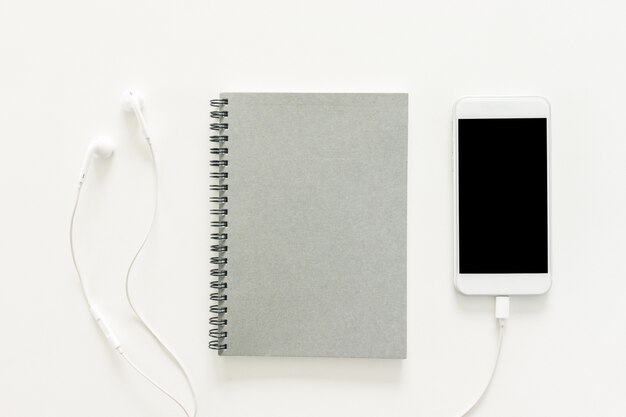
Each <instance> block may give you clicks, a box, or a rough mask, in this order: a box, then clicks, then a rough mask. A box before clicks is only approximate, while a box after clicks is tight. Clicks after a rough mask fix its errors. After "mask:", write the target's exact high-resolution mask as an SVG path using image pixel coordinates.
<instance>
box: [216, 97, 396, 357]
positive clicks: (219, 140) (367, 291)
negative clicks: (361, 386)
mask: <svg viewBox="0 0 626 417" xmlns="http://www.w3.org/2000/svg"><path fill="white" fill-rule="evenodd" d="M211 106H213V108H212V111H211V117H213V118H214V119H215V120H214V122H213V123H211V130H212V131H213V132H212V136H211V139H210V140H211V142H212V143H211V145H212V146H211V150H210V152H211V154H212V156H213V158H211V162H210V165H211V173H210V177H211V178H212V180H211V185H210V189H211V190H212V191H211V197H210V202H211V205H212V208H211V220H212V221H211V226H212V228H213V230H212V233H211V236H210V238H211V251H212V254H211V258H210V262H211V263H212V264H213V265H212V269H211V272H210V275H211V278H212V281H211V284H210V286H211V288H212V291H211V295H210V299H211V302H212V305H211V307H210V311H211V313H212V314H211V317H210V325H211V329H210V333H209V335H210V337H211V342H210V344H209V347H211V348H212V349H215V350H217V351H218V352H219V354H220V355H222V356H318V357H355V358H356V357H359V358H405V357H406V205H407V200H406V195H407V189H406V188H407V140H408V133H407V125H408V115H407V114H408V95H407V94H310V93H305V94H296V93H224V94H221V95H220V99H216V100H211Z"/></svg>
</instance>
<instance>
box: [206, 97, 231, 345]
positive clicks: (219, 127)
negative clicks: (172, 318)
mask: <svg viewBox="0 0 626 417" xmlns="http://www.w3.org/2000/svg"><path fill="white" fill-rule="evenodd" d="M210 104H211V107H216V108H217V110H212V111H211V118H213V119H216V120H217V121H216V122H214V123H211V126H210V128H211V130H212V131H214V132H216V134H215V135H212V136H210V138H209V140H210V141H211V142H212V143H214V144H216V145H217V147H214V148H211V149H210V150H209V152H210V154H211V155H217V158H218V159H213V160H211V161H210V166H211V167H216V171H213V172H211V173H209V178H211V179H214V180H217V182H218V183H217V184H211V185H210V186H209V190H211V191H213V192H216V193H217V194H218V195H213V196H211V197H209V202H210V203H213V204H216V205H217V207H216V208H211V210H210V212H209V213H210V214H211V216H217V220H213V221H211V222H210V225H211V227H213V228H217V229H218V230H217V232H216V233H211V239H212V240H213V241H214V244H212V245H211V252H213V253H214V254H215V256H212V257H211V260H210V262H211V264H213V265H214V266H215V267H214V268H213V269H211V277H213V278H215V279H214V280H213V281H211V284H210V287H211V289H212V290H214V291H213V292H212V293H211V295H210V296H209V299H210V300H211V301H212V302H213V305H211V307H210V308H209V311H210V312H211V313H212V314H213V316H212V317H211V318H210V319H209V324H210V325H211V326H216V327H215V328H213V329H211V330H210V331H209V337H210V338H212V339H214V340H211V341H210V342H209V348H211V349H214V350H219V351H221V350H225V349H227V348H228V345H227V344H226V337H227V336H228V332H227V331H226V329H225V327H224V326H226V325H227V324H228V320H227V318H226V313H227V312H228V307H227V306H226V305H225V303H226V301H227V300H228V295H227V294H226V289H227V288H228V283H227V282H226V281H225V280H226V277H227V276H228V271H227V270H226V264H227V263H228V258H226V257H225V254H226V252H227V251H228V246H227V245H226V239H228V234H227V233H226V228H227V227H228V222H227V221H226V220H225V216H227V215H228V209H227V208H225V207H224V205H225V204H226V203H227V202H228V197H226V196H225V195H224V193H225V192H226V191H228V185H227V184H224V181H225V180H227V179H228V173H227V172H225V171H224V169H225V167H227V166H228V160H226V159H224V158H225V156H226V155H228V148H226V147H224V143H225V142H228V135H226V134H225V131H226V130H227V129H228V123H226V122H225V121H224V119H225V118H227V117H228V111H227V110H225V109H224V107H225V106H226V105H228V99H225V98H222V99H215V100H211V102H210Z"/></svg>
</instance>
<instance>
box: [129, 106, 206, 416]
mask: <svg viewBox="0 0 626 417" xmlns="http://www.w3.org/2000/svg"><path fill="white" fill-rule="evenodd" d="M140 115H141V113H140ZM146 140H147V143H148V148H149V150H150V158H151V160H152V167H153V170H154V209H153V211H152V218H151V219H150V225H149V227H148V230H147V231H146V234H145V235H144V237H143V240H142V241H141V244H140V245H139V247H138V248H137V251H136V252H135V254H134V255H133V257H132V259H131V261H130V263H129V265H128V269H127V270H126V277H125V280H124V287H125V292H126V300H127V301H128V305H129V306H130V309H131V310H132V311H133V313H134V314H135V316H136V317H137V319H138V320H139V322H140V323H141V324H142V326H143V327H144V328H145V329H146V330H147V331H148V333H150V335H152V337H153V338H154V340H155V341H156V342H157V343H158V344H159V346H160V347H161V349H163V351H164V352H165V353H167V354H168V355H169V356H170V358H171V359H172V360H173V361H174V363H175V364H176V366H177V367H178V369H179V370H180V372H181V373H182V374H183V376H184V378H185V381H186V383H187V386H188V387H189V392H190V393H191V397H192V401H193V412H192V413H191V415H192V416H193V417H195V416H196V413H197V411H198V400H197V397H196V392H195V390H194V388H193V384H192V383H191V379H190V378H189V373H188V372H187V370H186V369H185V366H184V365H183V363H182V362H181V360H180V359H178V357H177V356H176V354H174V352H173V351H172V350H171V349H170V348H169V347H168V346H167V345H166V344H165V342H163V340H162V339H161V338H160V337H159V336H158V334H157V333H156V331H155V330H154V329H153V327H152V326H151V325H150V324H148V322H147V321H146V319H145V318H144V317H143V315H142V314H141V313H140V312H139V311H138V310H137V307H136V306H135V304H134V302H133V299H132V297H131V295H130V277H131V272H132V270H133V267H134V265H135V261H136V260H137V258H138V257H139V255H140V254H141V252H142V250H143V248H144V246H145V245H146V242H147V241H148V238H149V237H150V234H151V233H152V229H153V228H154V222H155V220H156V216H157V212H158V205H159V176H158V169H157V162H156V157H155V155H154V150H153V149H152V143H151V142H150V139H149V138H146ZM131 366H133V367H135V366H134V365H133V364H132V363H131ZM144 376H145V375H144ZM146 378H147V377H146ZM151 382H152V381H151ZM172 399H173V398H172ZM185 412H186V411H185ZM187 415H189V414H187Z"/></svg>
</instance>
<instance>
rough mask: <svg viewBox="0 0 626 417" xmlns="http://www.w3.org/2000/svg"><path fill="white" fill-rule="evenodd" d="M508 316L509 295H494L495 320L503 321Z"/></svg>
mask: <svg viewBox="0 0 626 417" xmlns="http://www.w3.org/2000/svg"><path fill="white" fill-rule="evenodd" d="M508 318H509V297H508V296H506V295H499V296H497V297H496V320H498V321H502V322H504V320H506V319H508Z"/></svg>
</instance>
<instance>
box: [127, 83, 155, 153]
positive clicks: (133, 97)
mask: <svg viewBox="0 0 626 417" xmlns="http://www.w3.org/2000/svg"><path fill="white" fill-rule="evenodd" d="M122 108H123V109H124V110H125V111H128V112H130V111H132V112H133V113H134V114H135V117H136V118H137V123H139V128H140V129H141V133H142V134H143V136H144V138H145V139H146V140H147V141H148V142H150V135H149V134H148V129H147V128H146V121H145V119H144V118H143V112H142V109H143V95H142V94H141V92H139V91H137V90H128V91H126V92H124V94H122Z"/></svg>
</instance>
